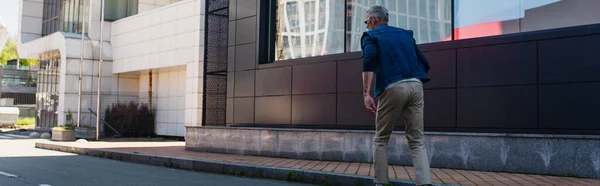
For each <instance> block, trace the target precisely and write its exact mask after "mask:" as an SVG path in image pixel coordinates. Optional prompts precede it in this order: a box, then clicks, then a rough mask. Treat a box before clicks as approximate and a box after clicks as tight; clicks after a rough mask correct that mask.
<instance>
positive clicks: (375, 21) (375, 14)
mask: <svg viewBox="0 0 600 186" xmlns="http://www.w3.org/2000/svg"><path fill="white" fill-rule="evenodd" d="M389 17H390V14H389V13H388V10H387V9H386V8H384V7H383V6H381V5H375V6H373V7H371V8H369V10H367V19H366V20H365V24H367V30H373V29H375V28H377V27H378V26H379V25H381V24H387V22H388V18H389Z"/></svg>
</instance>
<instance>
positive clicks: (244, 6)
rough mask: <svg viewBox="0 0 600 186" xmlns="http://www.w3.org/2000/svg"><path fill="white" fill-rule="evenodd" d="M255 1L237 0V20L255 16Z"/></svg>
mask: <svg viewBox="0 0 600 186" xmlns="http://www.w3.org/2000/svg"><path fill="white" fill-rule="evenodd" d="M256 1H257V0H238V1H237V18H238V19H242V18H245V17H250V16H256V11H257V8H258V7H257V6H256V3H257V2H256Z"/></svg>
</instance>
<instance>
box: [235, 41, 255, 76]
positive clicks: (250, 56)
mask: <svg viewBox="0 0 600 186" xmlns="http://www.w3.org/2000/svg"><path fill="white" fill-rule="evenodd" d="M255 49H256V44H255V43H250V44H246V45H239V46H236V47H235V70H236V71H244V70H251V69H255V68H256V64H257V63H256V50H255Z"/></svg>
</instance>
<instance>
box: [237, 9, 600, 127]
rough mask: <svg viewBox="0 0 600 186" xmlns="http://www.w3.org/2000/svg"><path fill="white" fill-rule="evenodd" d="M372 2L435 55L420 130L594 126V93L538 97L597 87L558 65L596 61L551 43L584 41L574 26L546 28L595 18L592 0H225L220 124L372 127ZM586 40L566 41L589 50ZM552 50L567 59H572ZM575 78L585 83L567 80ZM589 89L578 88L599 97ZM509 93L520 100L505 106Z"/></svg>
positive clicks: (598, 17)
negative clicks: (368, 54)
mask: <svg viewBox="0 0 600 186" xmlns="http://www.w3.org/2000/svg"><path fill="white" fill-rule="evenodd" d="M375 4H379V5H384V6H386V7H387V8H388V9H389V12H390V21H389V24H390V25H392V26H399V27H401V28H405V29H410V30H413V31H414V33H415V35H414V37H415V40H416V41H417V43H420V44H421V45H420V46H421V48H422V50H423V51H424V53H425V55H426V56H427V57H428V58H429V59H430V62H431V63H432V70H431V76H432V81H431V83H428V84H426V85H425V89H426V90H425V95H426V96H425V97H426V100H425V103H426V107H425V108H426V116H425V117H426V123H427V125H426V128H428V130H434V131H489V132H496V131H513V132H523V131H527V132H533V133H540V132H541V133H546V132H547V133H555V132H559V133H563V132H564V133H575V134H578V133H579V131H582V130H583V131H586V132H592V133H598V132H599V129H600V128H598V127H597V126H596V125H594V122H595V121H597V120H595V119H593V118H594V117H593V115H594V114H592V113H591V112H588V111H587V110H588V109H589V108H593V107H594V105H597V104H600V103H598V102H597V101H583V102H581V103H579V104H576V105H577V107H576V108H581V109H576V110H579V111H578V112H576V111H574V110H572V109H571V108H573V107H566V106H567V105H563V106H557V107H553V108H552V109H550V108H547V107H546V105H548V104H551V103H552V104H553V103H555V102H557V104H559V103H560V104H567V103H570V102H571V101H567V100H565V98H564V97H563V96H559V95H560V94H557V93H556V94H555V93H552V92H553V91H554V90H556V89H560V88H561V87H562V88H565V87H563V86H575V87H573V88H585V89H586V90H589V91H592V90H597V86H596V85H595V84H594V81H597V80H598V77H597V76H595V75H591V74H587V75H582V73H584V72H587V70H583V69H580V70H582V71H581V72H578V73H575V72H576V71H569V72H571V73H575V74H581V75H579V76H581V77H582V78H575V76H576V75H569V76H567V74H566V73H567V72H566V71H565V70H566V69H565V68H568V67H570V66H573V70H576V69H579V68H578V67H577V66H586V67H594V68H597V67H598V66H597V65H595V63H593V62H592V61H594V60H593V59H591V58H587V57H583V56H581V57H575V56H569V55H564V56H554V55H559V54H557V53H555V52H553V51H555V50H558V49H556V47H558V46H556V45H558V44H560V43H563V42H564V43H568V42H576V40H578V39H581V40H586V41H589V40H587V39H588V38H586V39H584V38H585V37H584V36H586V35H578V34H575V33H576V32H571V33H573V34H572V35H568V34H567V35H565V36H562V35H561V36H555V37H554V36H552V34H551V33H566V32H569V31H563V30H569V29H572V30H577V29H586V28H587V27H590V28H594V25H595V24H597V23H600V14H595V13H593V12H594V10H593V8H591V7H595V6H596V5H599V4H598V3H597V2H596V1H587V0H584V1H574V0H562V1H558V0H543V1H535V2H534V1H531V2H530V1H522V0H511V1H490V2H488V1H485V2H484V1H476V0H418V1H417V0H377V1H357V0H347V1H328V0H320V1H314V0H310V1H309V0H307V1H302V0H273V1H256V2H255V1H241V0H238V1H230V7H229V10H230V14H229V15H230V28H231V29H230V32H229V41H230V42H229V52H230V53H229V59H228V61H229V63H228V81H227V85H228V91H227V93H228V99H227V108H228V112H227V122H226V124H227V125H230V126H261V127H265V126H268V127H300V128H306V127H308V128H313V127H316V128H342V129H346V128H351V129H359V128H372V127H373V122H374V115H371V114H369V113H367V112H366V111H365V110H364V108H363V106H362V99H361V83H360V82H361V77H360V72H361V69H360V67H361V54H360V46H359V42H360V41H359V38H360V36H361V33H362V32H364V31H365V25H364V23H363V21H364V19H365V14H366V9H367V8H368V7H370V6H372V5H375ZM236 7H237V8H236ZM241 7H256V10H247V9H246V8H241ZM344 23H345V24H344ZM338 30H339V31H338ZM341 30H345V34H344V32H343V31H341ZM255 32H256V34H254V33H255ZM590 34H591V33H590ZM532 35H537V36H539V37H540V38H539V39H538V38H531V36H532ZM542 36H547V37H542ZM586 37H590V38H589V39H593V38H594V37H593V36H586ZM569 38H570V39H569ZM560 39H562V40H560ZM587 43H588V42H584V43H581V44H577V45H575V46H573V45H570V46H569V47H570V50H567V51H572V52H570V53H573V54H574V53H581V52H584V51H588V49H587V48H586V47H589V45H587ZM548 47H549V48H548ZM574 47H581V48H579V49H577V50H575V48H574ZM546 52H548V53H546ZM573 59H579V60H578V62H577V64H579V65H576V64H575V62H572V61H573ZM560 60H563V61H570V62H569V65H566V66H568V67H563V65H560V64H557V62H558V61H560ZM588 63H589V64H588ZM592 63H593V64H592ZM559 68H560V69H559ZM589 69H592V68H589ZM567 71H568V70H567ZM561 74H565V75H564V76H561ZM579 82H585V83H582V84H577V85H574V84H573V83H579ZM555 96H559V97H555ZM590 96H591V97H586V98H584V97H583V96H575V97H578V98H580V99H582V100H597V97H595V96H592V95H591V93H590ZM511 100H512V101H511ZM558 100H565V101H564V102H563V101H558ZM513 101H515V102H518V104H517V105H519V106H516V105H515V107H514V108H513V107H511V106H510V105H507V103H508V102H513ZM505 102H507V103H505ZM515 104H516V103H515ZM572 106H575V105H572ZM558 113H571V114H576V115H577V116H578V117H576V118H577V119H576V120H577V122H575V123H576V124H571V125H562V124H560V123H562V122H567V121H573V120H572V119H568V118H570V116H568V115H565V114H558ZM397 126H398V128H399V129H402V128H403V124H402V123H398V125H397Z"/></svg>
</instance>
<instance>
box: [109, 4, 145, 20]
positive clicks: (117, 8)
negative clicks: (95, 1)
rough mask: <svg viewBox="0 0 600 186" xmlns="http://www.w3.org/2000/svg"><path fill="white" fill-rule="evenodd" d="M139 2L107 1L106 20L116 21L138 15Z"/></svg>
mask: <svg viewBox="0 0 600 186" xmlns="http://www.w3.org/2000/svg"><path fill="white" fill-rule="evenodd" d="M137 2H138V1H137V0H105V2H104V20H107V21H116V20H119V19H123V18H125V17H128V16H132V15H135V14H137V6H138V3H137Z"/></svg>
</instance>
